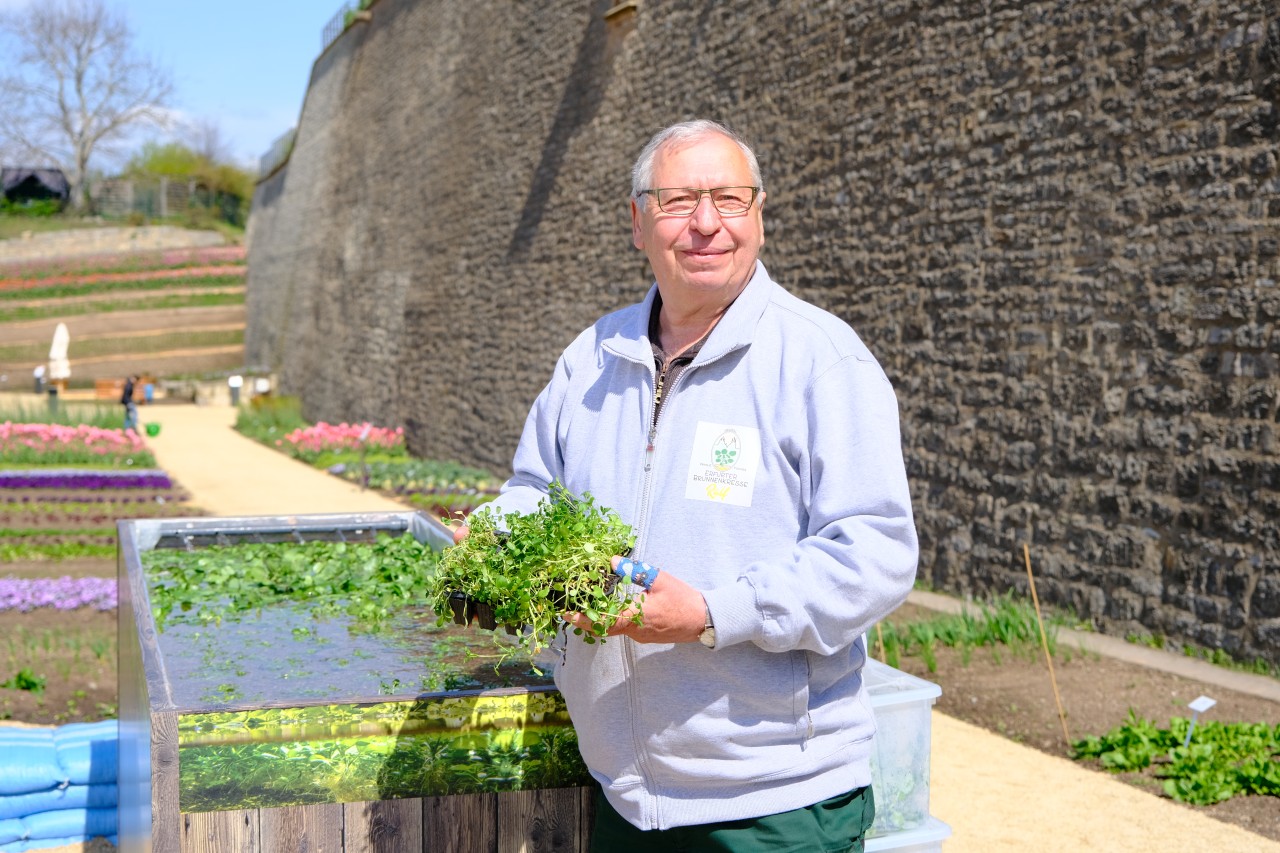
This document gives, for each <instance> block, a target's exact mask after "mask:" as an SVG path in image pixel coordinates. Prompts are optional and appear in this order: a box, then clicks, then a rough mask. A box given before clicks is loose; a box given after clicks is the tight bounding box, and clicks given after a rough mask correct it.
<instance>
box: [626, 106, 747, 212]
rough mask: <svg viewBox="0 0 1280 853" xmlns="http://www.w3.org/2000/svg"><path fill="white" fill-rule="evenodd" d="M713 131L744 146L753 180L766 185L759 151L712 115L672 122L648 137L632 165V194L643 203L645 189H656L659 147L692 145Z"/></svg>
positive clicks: (637, 200) (739, 145)
mask: <svg viewBox="0 0 1280 853" xmlns="http://www.w3.org/2000/svg"><path fill="white" fill-rule="evenodd" d="M713 134H719V135H720V136H724V137H726V138H728V139H729V140H731V141H732V142H733V143H734V144H735V145H737V146H738V147H739V148H741V149H742V154H743V156H744V157H746V158H747V166H748V167H749V168H750V169H751V182H752V183H753V184H755V185H756V186H757V187H760V188H761V189H763V188H764V182H763V181H762V180H761V179H760V163H759V162H758V161H757V160H756V154H755V152H754V151H752V150H751V146H750V145H748V144H747V143H746V140H744V139H743V138H742V137H741V136H739V135H738V134H737V133H735V132H734V131H732V130H730V129H729V128H727V127H725V126H724V125H723V124H720V123H719V122H716V121H711V120H709V119H695V120H693V121H682V122H680V123H679V124H673V125H671V126H670V127H668V128H665V129H663V130H660V131H658V132H657V133H656V134H654V137H653V138H652V139H650V140H649V144H648V145H646V146H645V147H644V150H643V151H641V152H640V156H639V157H637V158H636V164H635V165H634V166H632V167H631V197H632V198H633V199H635V200H636V203H637V204H640V205H642V206H643V205H644V200H645V196H644V195H643V191H644V190H648V189H653V162H654V161H655V160H656V159H658V152H659V151H661V150H662V149H663V148H665V147H668V146H672V147H679V146H684V145H691V144H693V143H694V142H698V141H700V140H702V139H705V138H706V137H708V136H711V135H713Z"/></svg>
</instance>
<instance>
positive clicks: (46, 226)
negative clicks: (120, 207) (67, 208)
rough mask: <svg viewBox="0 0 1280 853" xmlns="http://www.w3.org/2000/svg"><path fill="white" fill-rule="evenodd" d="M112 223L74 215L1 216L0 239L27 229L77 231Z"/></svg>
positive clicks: (45, 232) (19, 235) (13, 235)
mask: <svg viewBox="0 0 1280 853" xmlns="http://www.w3.org/2000/svg"><path fill="white" fill-rule="evenodd" d="M111 224H112V223H108V222H98V221H96V220H88V219H80V218H79V217H72V216H16V215H13V214H5V215H3V216H0V240H12V239H14V238H17V237H21V236H22V235H23V234H24V233H26V232H27V231H30V232H31V233H32V234H47V233H49V232H52V231H75V230H79V229H86V228H106V227H109V226H110V225H111Z"/></svg>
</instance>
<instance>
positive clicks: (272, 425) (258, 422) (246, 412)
mask: <svg viewBox="0 0 1280 853" xmlns="http://www.w3.org/2000/svg"><path fill="white" fill-rule="evenodd" d="M309 426H311V423H310V422H309V421H308V420H307V419H306V418H304V417H303V416H302V401H301V400H299V399H298V398H297V397H288V396H281V397H272V396H258V397H254V398H253V400H252V401H251V402H250V403H249V405H247V406H241V407H240V410H239V411H238V412H236V427H235V428H236V430H237V431H239V432H240V433H241V434H243V435H246V436H248V437H249V438H252V439H253V440H254V441H259V442H261V443H263V444H265V445H267V446H268V447H270V448H272V449H273V450H279V448H278V447H276V442H277V441H278V440H280V439H282V438H284V437H285V436H286V435H288V434H289V433H291V432H293V431H294V430H295V429H305V428H307V427H309Z"/></svg>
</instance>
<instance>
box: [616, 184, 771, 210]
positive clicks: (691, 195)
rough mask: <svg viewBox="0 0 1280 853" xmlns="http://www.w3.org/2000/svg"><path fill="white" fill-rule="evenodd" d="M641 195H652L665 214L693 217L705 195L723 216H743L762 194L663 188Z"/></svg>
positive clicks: (735, 189)
mask: <svg viewBox="0 0 1280 853" xmlns="http://www.w3.org/2000/svg"><path fill="white" fill-rule="evenodd" d="M640 193H641V195H651V196H653V197H654V198H656V199H657V200H658V207H659V208H660V209H661V210H662V212H663V213H669V214H671V215H672V216H692V215H693V212H694V211H695V210H697V209H698V205H699V204H701V203H702V197H703V196H704V195H709V196H711V203H712V204H713V205H715V208H716V210H717V211H719V212H720V215H721V216H741V215H742V214H744V213H746V212H747V211H748V210H750V209H751V205H753V204H755V201H756V196H757V195H759V194H760V188H759V187H712V188H711V189H709V190H700V189H696V188H694V187H663V188H660V189H652V190H641V191H640Z"/></svg>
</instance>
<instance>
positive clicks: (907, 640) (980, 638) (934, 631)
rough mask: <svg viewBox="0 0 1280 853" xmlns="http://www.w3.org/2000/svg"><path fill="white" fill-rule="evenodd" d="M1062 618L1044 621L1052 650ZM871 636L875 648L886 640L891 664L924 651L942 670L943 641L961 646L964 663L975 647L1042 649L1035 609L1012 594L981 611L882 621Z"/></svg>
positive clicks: (927, 659) (926, 659)
mask: <svg viewBox="0 0 1280 853" xmlns="http://www.w3.org/2000/svg"><path fill="white" fill-rule="evenodd" d="M1062 621H1063V620H1062V619H1060V618H1053V617H1051V618H1050V619H1048V620H1047V621H1046V624H1045V638H1046V640H1047V642H1048V646H1049V652H1050V654H1055V655H1056V654H1057V652H1058V644H1057V635H1058V627H1059V626H1060V624H1061V623H1062ZM869 640H870V642H871V643H872V647H873V650H874V649H875V648H876V647H877V646H879V645H882V646H883V658H884V662H885V663H887V664H888V665H889V666H892V667H897V666H900V665H901V658H902V657H903V656H908V657H920V658H921V659H922V660H923V661H924V662H925V666H926V667H928V670H929V672H937V670H938V666H937V660H936V657H935V649H936V648H937V646H938V645H939V644H941V645H943V646H947V647H949V648H954V649H958V650H959V651H960V653H961V660H962V661H963V662H964V663H966V664H967V663H968V660H969V656H970V655H971V654H972V653H973V650H974V649H976V648H984V647H985V648H988V649H991V651H992V654H994V655H996V656H997V657H998V656H999V655H1000V653H1001V652H1000V650H1001V649H1005V650H1007V651H1009V652H1010V653H1011V654H1020V655H1037V654H1039V653H1040V628H1039V626H1038V624H1037V622H1036V614H1035V611H1034V610H1033V609H1032V607H1031V605H1029V604H1027V603H1026V602H1022V601H1015V600H1014V599H1013V597H1012V595H1004V596H1001V597H1000V598H997V599H996V600H995V601H994V602H992V604H991V605H989V606H988V605H982V606H981V607H980V608H979V611H978V612H977V613H974V612H971V611H969V610H966V611H965V612H963V613H959V614H953V615H942V616H937V617H935V618H933V619H928V620H925V621H920V622H910V623H908V624H906V625H897V624H895V623H893V622H884V623H881V625H880V628H879V631H878V632H877V633H873V634H872V636H871V637H870V638H869Z"/></svg>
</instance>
